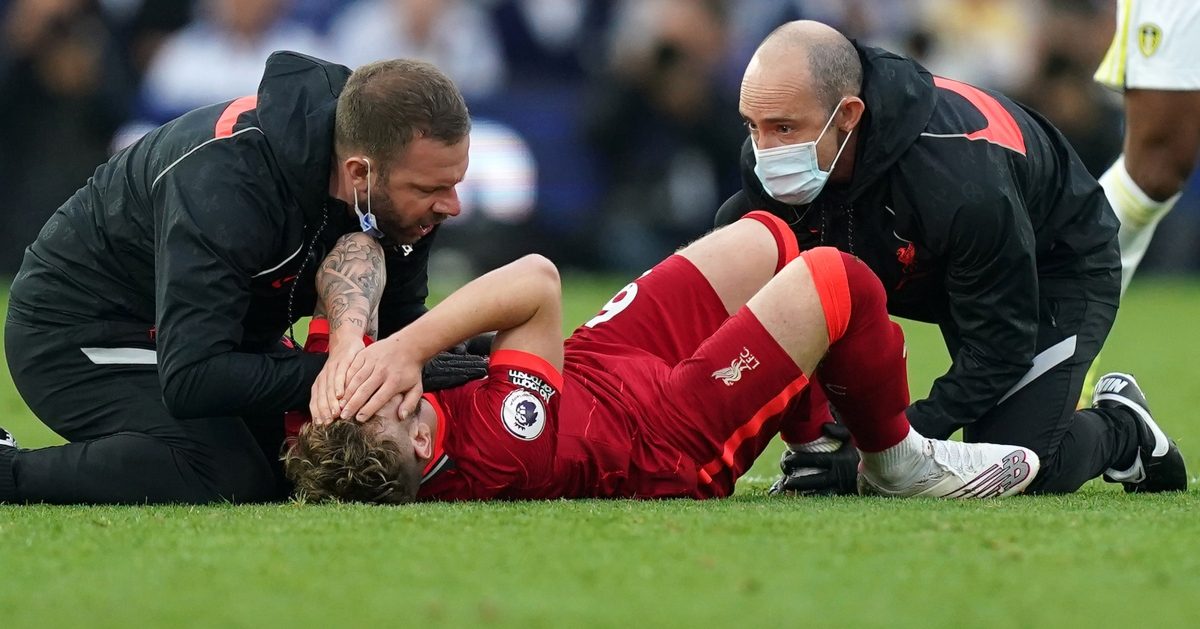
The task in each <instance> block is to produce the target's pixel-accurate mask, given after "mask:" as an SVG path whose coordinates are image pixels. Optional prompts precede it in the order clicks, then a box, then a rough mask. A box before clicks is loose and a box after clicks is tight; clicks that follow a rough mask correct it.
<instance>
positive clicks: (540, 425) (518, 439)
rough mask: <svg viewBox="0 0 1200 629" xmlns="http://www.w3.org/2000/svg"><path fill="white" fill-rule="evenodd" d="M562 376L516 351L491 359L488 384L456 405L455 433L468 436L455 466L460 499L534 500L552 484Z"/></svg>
mask: <svg viewBox="0 0 1200 629" xmlns="http://www.w3.org/2000/svg"><path fill="white" fill-rule="evenodd" d="M562 387H563V379H562V375H561V374H560V373H559V372H558V371H557V370H556V369H554V367H553V366H551V365H550V364H549V363H547V362H546V361H545V360H543V359H542V358H540V357H538V356H535V355H533V354H529V353H526V352H521V351H516V350H499V351H497V352H494V353H493V354H492V355H491V360H490V365H489V368H488V377H487V379H486V381H485V382H484V383H483V384H482V385H481V386H479V387H478V388H476V389H474V391H473V392H471V394H470V396H469V398H468V399H466V400H463V401H462V402H461V403H460V404H458V405H457V406H458V409H459V412H458V413H456V415H457V416H456V417H455V419H454V421H455V422H456V425H455V428H454V429H455V430H456V431H465V433H466V434H461V435H460V436H459V437H458V438H457V439H456V441H458V442H460V443H461V444H465V447H464V446H462V445H460V446H459V450H460V452H459V453H458V456H457V457H456V458H455V465H456V467H457V468H458V471H459V472H460V473H461V476H462V480H463V483H464V487H463V488H462V489H460V490H459V491H457V492H455V493H456V497H457V498H465V499H473V500H485V499H490V498H507V497H514V498H516V497H527V496H529V495H536V494H537V489H538V487H540V486H542V485H547V484H550V482H551V480H552V476H551V475H552V473H553V465H554V453H555V448H556V446H557V441H558V435H557V429H558V406H559V398H560V395H561V392H562Z"/></svg>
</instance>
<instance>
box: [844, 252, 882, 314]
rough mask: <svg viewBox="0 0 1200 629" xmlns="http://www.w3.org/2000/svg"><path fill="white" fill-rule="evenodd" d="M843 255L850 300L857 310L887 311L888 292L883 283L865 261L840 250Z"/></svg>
mask: <svg viewBox="0 0 1200 629" xmlns="http://www.w3.org/2000/svg"><path fill="white" fill-rule="evenodd" d="M838 253H839V254H841V257H842V266H843V267H844V268H845V269H846V285H847V287H848V288H849V290H850V301H851V303H852V304H853V305H854V309H855V310H860V311H870V312H876V313H877V312H878V311H880V310H884V311H886V308H887V294H886V293H885V292H884V290H883V284H882V283H881V282H880V281H879V278H878V277H877V276H876V275H875V273H874V272H873V271H871V269H870V267H868V266H867V265H866V263H865V262H863V261H862V260H860V259H858V257H856V256H853V255H851V254H849V253H845V252H841V251H839V252H838Z"/></svg>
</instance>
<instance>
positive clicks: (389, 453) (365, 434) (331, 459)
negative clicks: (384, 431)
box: [283, 419, 420, 504]
mask: <svg viewBox="0 0 1200 629" xmlns="http://www.w3.org/2000/svg"><path fill="white" fill-rule="evenodd" d="M377 421H379V420H378V419H371V420H370V421H368V422H366V423H359V422H357V421H353V420H340V421H335V422H333V423H331V424H326V425H323V426H318V425H315V424H313V423H309V424H307V425H305V426H304V428H302V429H301V430H300V435H299V437H297V439H296V441H295V443H293V444H292V445H291V447H289V448H288V449H287V451H286V452H285V453H284V455H283V467H284V473H285V474H287V477H288V479H289V480H291V481H292V483H293V485H295V493H296V496H297V497H299V498H302V499H304V500H310V501H313V502H322V501H325V500H345V501H349V502H375V503H384V504H404V503H408V502H412V501H413V500H414V499H416V496H417V487H418V486H419V485H420V470H419V466H418V464H417V461H416V457H415V456H414V455H413V454H412V453H411V452H410V453H408V454H407V455H406V454H405V453H404V452H403V451H402V450H401V448H400V446H399V445H398V444H397V443H395V442H393V441H391V440H387V439H381V438H379V437H378V436H377V435H376V426H375V425H374V422H377Z"/></svg>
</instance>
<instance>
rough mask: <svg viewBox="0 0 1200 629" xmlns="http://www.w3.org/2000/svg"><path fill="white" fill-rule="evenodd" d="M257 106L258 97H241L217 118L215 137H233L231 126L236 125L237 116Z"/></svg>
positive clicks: (255, 95)
mask: <svg viewBox="0 0 1200 629" xmlns="http://www.w3.org/2000/svg"><path fill="white" fill-rule="evenodd" d="M256 106H258V95H257V94H251V95H250V96H243V97H241V98H239V99H237V100H235V101H233V102H232V103H229V106H228V107H226V108H225V111H223V112H221V117H220V118H217V127H216V137H218V138H227V137H229V136H231V135H233V125H235V124H237V119H238V116H241V115H242V114H244V113H246V112H248V111H250V110H251V109H254V108H255V107H256Z"/></svg>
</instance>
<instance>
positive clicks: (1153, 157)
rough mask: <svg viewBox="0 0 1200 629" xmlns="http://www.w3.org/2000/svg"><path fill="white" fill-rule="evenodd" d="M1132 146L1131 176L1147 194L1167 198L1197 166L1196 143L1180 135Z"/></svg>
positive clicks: (1128, 164)
mask: <svg viewBox="0 0 1200 629" xmlns="http://www.w3.org/2000/svg"><path fill="white" fill-rule="evenodd" d="M1140 149H1141V150H1138V147H1131V150H1130V152H1129V154H1128V155H1126V158H1125V169H1126V170H1127V171H1129V178H1130V179H1132V180H1133V182H1134V183H1136V184H1137V186H1138V187H1139V188H1141V189H1142V192H1145V193H1146V196H1148V197H1150V198H1151V199H1154V200H1155V201H1166V200H1167V199H1169V198H1171V197H1173V196H1175V194H1176V193H1178V192H1179V191H1180V190H1182V189H1183V185H1184V184H1185V183H1186V182H1187V179H1188V177H1189V176H1191V174H1192V170H1193V169H1194V168H1195V166H1196V150H1197V147H1196V146H1195V142H1192V141H1189V140H1185V139H1180V138H1162V141H1161V142H1155V143H1153V144H1152V145H1148V146H1144V147H1140Z"/></svg>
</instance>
